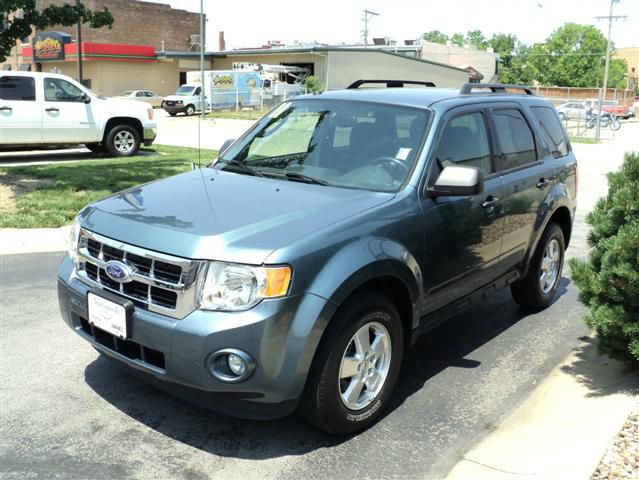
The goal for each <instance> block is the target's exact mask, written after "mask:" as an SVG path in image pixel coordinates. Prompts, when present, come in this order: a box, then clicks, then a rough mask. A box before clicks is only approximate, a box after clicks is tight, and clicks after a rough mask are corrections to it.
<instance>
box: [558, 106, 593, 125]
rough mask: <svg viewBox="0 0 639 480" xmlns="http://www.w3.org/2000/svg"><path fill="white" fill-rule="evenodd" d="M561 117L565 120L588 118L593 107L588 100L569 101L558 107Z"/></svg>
mask: <svg viewBox="0 0 639 480" xmlns="http://www.w3.org/2000/svg"><path fill="white" fill-rule="evenodd" d="M557 113H558V114H559V118H560V119H561V120H562V121H564V120H586V119H587V118H588V117H589V116H590V114H591V113H592V107H591V106H590V105H589V104H588V103H586V102H568V103H564V104H562V105H559V106H558V107H557Z"/></svg>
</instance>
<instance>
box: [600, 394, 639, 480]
mask: <svg viewBox="0 0 639 480" xmlns="http://www.w3.org/2000/svg"><path fill="white" fill-rule="evenodd" d="M613 478H614V479H635V480H636V479H639V404H638V405H637V406H636V407H635V409H634V411H633V412H632V413H631V414H630V416H629V417H628V419H627V420H626V421H625V422H624V424H623V428H622V429H621V432H619V435H617V437H616V438H615V439H614V441H613V442H612V444H611V445H610V447H609V448H608V451H607V452H606V454H605V455H604V457H603V458H602V459H601V463H599V466H598V467H597V469H596V470H595V473H594V474H593V476H592V480H604V479H613Z"/></svg>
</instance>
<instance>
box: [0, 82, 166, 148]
mask: <svg viewBox="0 0 639 480" xmlns="http://www.w3.org/2000/svg"><path fill="white" fill-rule="evenodd" d="M156 129H157V124H156V123H155V121H154V120H153V108H152V107H151V106H149V105H146V104H145V103H142V102H137V101H135V100H116V99H111V98H104V97H100V96H98V95H96V94H95V93H93V92H92V91H91V90H89V89H87V88H85V87H84V86H82V85H81V84H79V83H78V82H76V81H74V80H73V79H71V78H69V77H67V76H65V75H57V74H53V73H41V72H11V71H2V72H0V150H8V149H12V148H16V147H41V146H48V147H51V146H63V145H77V144H84V145H85V146H86V147H87V148H88V149H89V150H91V151H92V152H95V153H98V152H105V151H106V152H107V153H108V154H109V155H112V156H115V157H126V156H131V155H135V154H136V153H137V152H138V150H139V148H140V145H141V144H144V145H147V146H148V145H151V143H153V140H154V139H155V136H156Z"/></svg>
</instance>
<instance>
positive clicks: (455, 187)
mask: <svg viewBox="0 0 639 480" xmlns="http://www.w3.org/2000/svg"><path fill="white" fill-rule="evenodd" d="M483 190H484V179H483V177H482V174H481V171H480V170H479V168H477V167H462V166H458V165H449V166H448V167H445V168H444V169H443V170H442V172H441V173H440V174H439V177H438V178H437V180H436V181H435V184H434V185H433V186H432V187H431V188H430V192H431V193H432V195H433V196H435V197H467V196H471V195H479V194H480V193H481V192H482V191H483Z"/></svg>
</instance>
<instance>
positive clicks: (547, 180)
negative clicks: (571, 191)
mask: <svg viewBox="0 0 639 480" xmlns="http://www.w3.org/2000/svg"><path fill="white" fill-rule="evenodd" d="M554 179H555V177H548V178H544V177H541V178H540V179H539V182H537V188H539V189H541V190H543V189H544V188H546V187H547V186H548V185H550V183H551V182H552V181H553V180H554Z"/></svg>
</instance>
